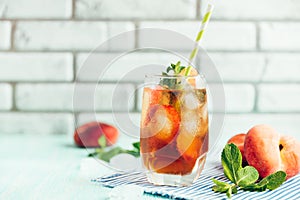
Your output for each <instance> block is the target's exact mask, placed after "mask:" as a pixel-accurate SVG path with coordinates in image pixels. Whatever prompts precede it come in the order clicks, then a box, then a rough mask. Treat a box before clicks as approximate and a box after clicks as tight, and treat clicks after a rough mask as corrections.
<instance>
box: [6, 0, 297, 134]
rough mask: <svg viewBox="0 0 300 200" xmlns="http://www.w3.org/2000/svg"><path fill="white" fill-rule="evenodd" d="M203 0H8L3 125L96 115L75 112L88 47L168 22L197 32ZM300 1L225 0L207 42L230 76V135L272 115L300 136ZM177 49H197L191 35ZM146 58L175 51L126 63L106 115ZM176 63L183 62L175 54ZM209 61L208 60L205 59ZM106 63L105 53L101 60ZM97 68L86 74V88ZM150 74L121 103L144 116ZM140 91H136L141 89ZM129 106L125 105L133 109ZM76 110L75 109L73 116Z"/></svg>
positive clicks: (106, 116) (10, 128) (100, 112)
mask: <svg viewBox="0 0 300 200" xmlns="http://www.w3.org/2000/svg"><path fill="white" fill-rule="evenodd" d="M206 3H207V2H205V1H201V0H163V1H162V0H0V82H1V83H0V110H1V112H0V134H2V135H3V134H34V135H36V136H39V135H49V134H65V135H66V134H70V135H71V134H72V133H73V131H74V126H75V119H76V120H77V121H78V123H79V124H82V123H84V122H87V121H89V120H90V119H91V116H93V114H94V113H93V111H91V110H89V109H85V106H83V107H81V108H80V109H78V110H76V111H75V112H73V106H72V98H73V90H74V82H75V80H76V74H77V72H78V70H79V69H80V67H81V65H82V64H83V62H84V60H85V58H86V57H87V55H88V53H89V52H90V51H91V50H93V49H94V48H96V47H97V46H98V45H99V44H101V43H102V42H104V41H105V40H107V39H109V38H111V37H112V36H115V35H117V34H119V33H122V32H125V31H133V33H134V34H131V35H130V36H129V37H128V38H127V39H126V41H127V42H126V43H122V44H119V45H108V46H107V47H105V48H104V49H102V50H101V51H99V52H98V55H99V57H103V58H104V59H105V58H107V57H110V56H112V55H114V54H115V53H116V52H120V51H121V52H124V51H126V50H131V49H133V48H139V47H141V46H142V45H143V43H145V42H146V41H147V39H148V38H145V37H144V36H143V35H141V34H140V30H139V28H165V29H170V30H173V31H176V32H178V33H181V34H184V35H186V36H188V37H190V38H191V39H192V40H194V38H195V36H196V34H197V32H198V29H199V26H200V21H201V19H202V16H203V12H204V10H205V7H206ZM299 10H300V1H299V0H264V1H259V0H252V1H240V0H225V1H222V0H220V1H216V4H215V10H214V12H213V15H212V21H211V23H210V24H209V26H208V29H207V31H206V34H205V36H204V42H203V45H202V46H203V48H205V49H206V50H207V52H208V55H209V56H210V57H211V58H212V60H213V61H214V62H215V65H216V67H217V69H218V71H219V73H220V76H221V78H222V80H223V82H224V88H225V95H226V111H227V114H226V118H225V124H224V131H223V136H224V137H225V138H229V137H230V136H231V135H234V134H237V133H240V132H247V130H248V129H250V128H251V127H252V126H253V125H255V124H261V123H268V124H271V125H273V126H275V127H276V128H277V129H279V130H280V132H285V133H286V134H290V135H294V136H296V137H298V139H299V138H300V134H298V131H299V130H300V37H299V35H300V12H299ZM170 49H174V50H178V49H179V50H180V51H181V52H182V53H183V54H186V55H188V53H189V52H190V49H186V48H184V44H180V43H176V41H174V43H173V44H170ZM145 60H150V61H151V60H160V61H161V62H166V65H167V64H169V62H170V61H173V60H170V58H169V57H168V55H164V54H163V53H159V52H144V53H141V54H140V55H136V56H131V57H129V58H128V59H127V60H126V61H124V62H118V63H116V64H115V65H116V66H115V67H116V68H115V70H111V71H110V72H109V74H108V75H107V76H106V78H105V85H104V86H103V88H102V89H101V90H99V91H98V92H97V94H96V95H97V96H98V98H99V102H101V103H99V104H98V106H96V112H97V117H98V118H99V119H100V120H101V121H104V122H108V123H111V124H114V119H113V117H112V115H111V111H112V106H111V102H112V98H113V94H112V92H111V91H112V88H113V86H114V85H115V84H116V82H117V81H118V80H119V79H120V78H121V77H122V76H123V75H124V73H123V72H124V70H125V71H126V69H132V66H134V65H136V64H141V63H143V62H144V61H145ZM173 62H175V61H173ZM196 64H197V65H198V66H201V61H200V60H196ZM98 67H99V68H101V67H105V66H101V61H100V62H99V65H98ZM97 78H98V77H93V75H87V76H83V77H82V78H80V80H78V81H77V82H78V83H79V84H80V85H81V86H82V87H83V89H84V88H85V87H88V86H89V84H92V83H95V82H96V81H97ZM140 83H141V79H140V78H137V79H134V78H133V79H127V80H124V81H122V82H121V86H120V87H122V88H123V89H122V91H123V92H122V93H120V94H119V96H117V97H116V98H121V99H122V98H123V97H130V99H131V101H129V102H123V103H124V104H122V102H120V106H118V108H117V110H114V111H115V112H119V113H121V114H122V113H124V112H127V109H128V111H129V113H130V114H131V116H132V119H133V121H135V122H136V124H138V123H139V112H140V109H141V107H140V102H141V98H140V97H141V95H140V92H136V89H137V88H138V85H139V84H140ZM133 93H136V95H132V94H133ZM124 108H125V110H124ZM74 114H75V115H74Z"/></svg>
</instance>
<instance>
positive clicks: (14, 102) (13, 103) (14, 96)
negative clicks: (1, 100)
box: [10, 83, 18, 112]
mask: <svg viewBox="0 0 300 200" xmlns="http://www.w3.org/2000/svg"><path fill="white" fill-rule="evenodd" d="M16 85H17V84H16V83H11V87H12V107H11V109H10V111H11V112H15V111H17V110H18V108H17V99H16V92H17V90H16Z"/></svg>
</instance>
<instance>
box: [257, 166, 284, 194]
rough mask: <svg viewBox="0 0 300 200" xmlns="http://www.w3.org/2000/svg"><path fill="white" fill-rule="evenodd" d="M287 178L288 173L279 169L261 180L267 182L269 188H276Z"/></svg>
mask: <svg viewBox="0 0 300 200" xmlns="http://www.w3.org/2000/svg"><path fill="white" fill-rule="evenodd" d="M285 179H286V173H285V172H284V171H278V172H276V173H274V174H271V175H269V176H267V177H265V178H264V179H262V180H261V182H262V183H266V184H267V188H268V189H269V190H275V189H276V188H278V187H279V186H280V185H281V184H282V183H283V182H284V181H285Z"/></svg>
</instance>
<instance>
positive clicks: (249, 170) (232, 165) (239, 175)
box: [212, 144, 286, 198]
mask: <svg viewBox="0 0 300 200" xmlns="http://www.w3.org/2000/svg"><path fill="white" fill-rule="evenodd" d="M221 159H222V166H223V169H224V174H225V176H226V177H227V178H228V179H229V180H230V181H231V182H232V183H233V184H230V183H227V182H222V181H219V180H216V179H212V181H213V182H214V183H215V185H214V186H213V187H212V190H213V191H214V192H220V193H226V195H227V197H228V198H231V195H232V194H236V193H237V192H238V187H239V188H240V189H241V190H245V191H250V192H252V191H253V192H254V191H255V192H262V191H265V190H267V189H269V190H274V189H276V188H278V187H279V186H280V185H281V184H282V183H283V182H284V181H285V179H286V173H285V172H283V171H278V172H276V173H273V174H271V175H269V176H267V177H265V178H264V179H262V180H261V181H260V182H258V183H257V180H258V179H259V174H258V171H257V170H256V169H255V168H254V167H252V166H246V167H244V168H243V167H242V154H241V152H240V150H239V148H238V147H237V146H236V145H234V144H226V146H225V147H224V149H223V151H222V156H221Z"/></svg>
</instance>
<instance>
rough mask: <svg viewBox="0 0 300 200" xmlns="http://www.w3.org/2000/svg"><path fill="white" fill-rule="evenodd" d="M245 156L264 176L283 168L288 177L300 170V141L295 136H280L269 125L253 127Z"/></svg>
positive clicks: (248, 135) (246, 145)
mask: <svg viewBox="0 0 300 200" xmlns="http://www.w3.org/2000/svg"><path fill="white" fill-rule="evenodd" d="M244 151H245V157H246V159H247V162H248V163H249V165H251V166H253V167H255V168H256V169H257V171H258V172H259V175H260V177H262V178H264V177H266V176H268V175H270V174H272V173H274V172H276V171H279V170H283V171H285V172H286V173H287V178H291V177H292V176H295V175H296V174H298V173H299V172H300V143H299V142H298V141H296V140H295V138H293V137H289V136H280V134H279V133H278V132H277V131H276V130H275V129H273V128H272V127H270V126H268V125H257V126H254V127H253V128H251V129H250V130H249V131H248V133H247V135H246V138H245V144H244Z"/></svg>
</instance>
